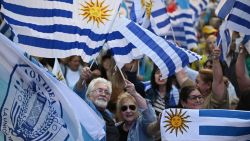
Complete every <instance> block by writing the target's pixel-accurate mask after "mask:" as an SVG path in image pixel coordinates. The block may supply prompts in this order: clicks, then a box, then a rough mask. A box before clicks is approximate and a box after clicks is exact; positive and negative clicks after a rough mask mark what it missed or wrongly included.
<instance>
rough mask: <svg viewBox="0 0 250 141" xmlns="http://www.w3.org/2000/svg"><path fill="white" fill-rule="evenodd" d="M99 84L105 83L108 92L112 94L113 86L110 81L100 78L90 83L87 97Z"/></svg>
mask: <svg viewBox="0 0 250 141" xmlns="http://www.w3.org/2000/svg"><path fill="white" fill-rule="evenodd" d="M97 83H104V84H106V85H107V87H108V92H109V93H110V94H112V84H111V82H110V81H108V80H106V79H104V78H101V77H98V78H95V79H93V80H92V81H91V82H90V83H89V85H88V89H87V91H86V96H87V97H89V95H90V93H91V91H93V90H94V89H95V85H96V84H97Z"/></svg>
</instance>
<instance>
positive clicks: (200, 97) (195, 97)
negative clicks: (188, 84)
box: [188, 95, 204, 101]
mask: <svg viewBox="0 0 250 141" xmlns="http://www.w3.org/2000/svg"><path fill="white" fill-rule="evenodd" d="M188 99H190V100H192V101H195V100H197V99H199V100H200V99H204V98H203V96H201V95H199V96H189V97H188Z"/></svg>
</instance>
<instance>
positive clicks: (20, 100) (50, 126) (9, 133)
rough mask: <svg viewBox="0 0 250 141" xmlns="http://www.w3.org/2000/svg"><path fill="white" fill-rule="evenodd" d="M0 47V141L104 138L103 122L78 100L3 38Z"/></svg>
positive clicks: (77, 140)
mask: <svg viewBox="0 0 250 141" xmlns="http://www.w3.org/2000/svg"><path fill="white" fill-rule="evenodd" d="M0 43H1V44H0V60H1V61H0V88H1V90H0V113H1V114H0V133H1V134H0V140H1V141H2V140H4V141H17V140H18V141H35V140H39V141H71V140H74V141H82V140H90V139H89V138H92V140H100V139H102V138H103V137H104V136H105V131H104V121H103V120H102V119H100V117H99V116H98V115H97V114H96V113H95V112H94V111H93V110H92V109H91V108H90V107H89V106H88V105H87V104H86V103H85V102H84V101H83V100H82V99H81V98H80V97H78V96H77V95H76V94H75V93H74V92H73V91H72V90H70V89H69V88H67V86H66V85H64V84H62V83H60V82H59V81H58V80H56V79H55V78H54V77H53V76H52V75H50V74H48V72H47V70H46V69H45V68H42V67H40V66H38V65H36V64H35V63H33V62H32V61H31V60H29V58H27V57H26V56H25V55H24V52H23V51H21V49H20V48H18V47H17V46H15V44H14V43H12V42H11V41H10V40H8V39H7V38H6V37H4V36H3V35H2V34H0ZM79 109H80V110H79ZM83 131H85V134H86V132H87V133H88V135H89V136H90V137H87V136H85V135H83Z"/></svg>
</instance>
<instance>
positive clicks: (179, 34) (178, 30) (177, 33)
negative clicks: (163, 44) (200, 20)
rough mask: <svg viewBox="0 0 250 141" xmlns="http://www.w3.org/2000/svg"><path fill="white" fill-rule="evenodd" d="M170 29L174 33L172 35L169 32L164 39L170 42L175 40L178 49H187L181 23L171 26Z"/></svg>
mask: <svg viewBox="0 0 250 141" xmlns="http://www.w3.org/2000/svg"><path fill="white" fill-rule="evenodd" d="M172 28H173V32H174V33H172V31H169V32H168V34H167V36H166V39H167V40H170V41H172V42H174V39H175V40H176V41H177V43H178V44H179V46H180V47H182V48H185V49H188V47H187V40H186V34H185V31H184V26H183V23H179V24H177V25H173V26H172ZM174 37H175V38H174Z"/></svg>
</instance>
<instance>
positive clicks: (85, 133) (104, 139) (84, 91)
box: [73, 86, 112, 141]
mask: <svg viewBox="0 0 250 141" xmlns="http://www.w3.org/2000/svg"><path fill="white" fill-rule="evenodd" d="M73 90H74V92H75V93H76V94H78V95H79V96H80V97H81V98H82V99H83V100H84V101H85V102H86V103H87V104H88V105H89V106H90V107H91V108H92V109H93V110H94V111H95V112H96V114H97V115H98V116H99V117H100V118H102V119H103V117H102V114H101V113H100V112H99V111H98V109H97V108H96V107H95V105H94V103H93V102H92V101H91V100H90V99H88V98H87V97H86V90H87V89H86V86H85V88H84V90H83V91H78V90H77V89H76V86H75V87H74V89H73ZM105 112H107V113H109V114H110V117H112V116H111V113H110V112H109V111H108V110H106V111H105ZM103 120H104V119H103ZM82 128H83V133H82V134H83V135H84V140H88V141H97V140H94V139H92V137H91V136H90V135H89V134H88V132H87V131H86V130H85V128H84V127H82ZM104 130H105V131H106V126H105V127H104ZM86 138H87V139H86ZM100 141H106V136H105V137H104V138H102V139H101V140H100Z"/></svg>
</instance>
